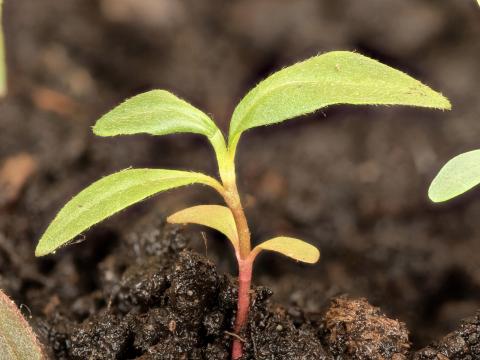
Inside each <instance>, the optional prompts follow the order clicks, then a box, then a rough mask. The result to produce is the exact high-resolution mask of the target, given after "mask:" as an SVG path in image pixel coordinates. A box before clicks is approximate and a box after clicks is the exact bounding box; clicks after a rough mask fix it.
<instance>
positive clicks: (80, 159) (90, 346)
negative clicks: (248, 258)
mask: <svg viewBox="0 0 480 360" xmlns="http://www.w3.org/2000/svg"><path fill="white" fill-rule="evenodd" d="M266 19H268V21H266ZM5 22H6V33H7V34H6V39H7V47H8V53H7V55H8V64H9V79H10V81H9V85H10V88H9V96H8V97H7V98H5V99H3V100H2V101H1V102H0V288H2V289H4V290H5V292H6V293H7V294H8V295H9V296H10V297H11V298H12V299H14V300H15V301H16V303H17V304H18V305H19V306H20V305H22V306H21V310H22V312H23V313H24V314H25V316H26V317H27V318H28V320H29V321H30V323H31V324H32V326H33V328H34V330H35V331H36V333H37V334H38V335H39V338H40V340H41V342H42V343H43V344H44V347H45V351H46V353H47V354H48V356H49V357H52V358H57V359H66V358H68V359H86V358H88V359H113V358H117V359H132V358H143V359H182V358H184V359H226V358H228V353H229V346H230V342H231V339H232V334H231V333H230V331H231V329H232V321H233V319H234V316H235V314H234V311H235V296H236V294H235V292H236V288H235V278H234V277H232V276H230V275H228V274H233V275H234V274H236V269H235V264H234V259H233V256H232V252H231V249H230V248H229V245H228V242H227V241H225V239H224V238H223V237H222V236H220V235H219V234H217V233H213V232H207V233H206V235H205V236H202V235H201V233H200V231H205V229H202V228H196V227H191V228H187V229H184V228H177V227H168V226H165V225H164V220H163V219H164V218H165V216H166V215H169V214H170V213H173V212H174V211H176V210H179V209H181V208H182V207H184V206H187V205H191V204H200V203H219V202H220V199H219V198H218V197H216V196H215V195H214V194H213V193H212V192H210V191H208V190H207V191H206V190H205V189H204V188H194V187H192V188H188V189H185V190H179V191H173V192H171V193H168V194H164V195H163V194H162V195H161V196H159V197H158V198H157V197H156V198H155V199H152V200H149V201H147V202H144V203H142V204H141V205H138V206H134V207H133V208H131V209H130V210H128V211H125V212H123V213H121V214H119V215H116V216H114V217H112V218H111V219H110V220H108V221H106V222H105V223H103V224H101V225H99V226H96V227H94V228H93V229H91V230H90V231H88V232H87V233H85V234H84V236H82V237H80V238H79V239H78V241H77V243H78V244H75V245H72V246H70V247H66V248H65V249H61V250H59V251H58V252H57V253H56V254H55V255H52V256H48V257H45V258H41V259H36V258H35V257H34V255H33V252H34V247H35V245H36V242H37V240H38V238H39V236H40V235H41V233H42V231H43V230H44V229H45V228H46V226H47V224H48V222H49V221H50V220H51V219H52V218H53V216H54V215H55V213H56V211H58V209H59V208H60V207H61V206H62V205H63V204H64V203H65V202H66V201H67V200H68V199H69V198H70V197H71V196H73V195H74V194H75V193H76V192H78V191H79V190H81V189H82V188H83V187H85V186H86V185H88V184H89V183H91V182H93V181H94V180H96V179H98V178H99V177H101V176H104V175H107V174H109V173H112V172H114V171H118V170H120V169H122V168H126V167H129V166H135V167H158V168H177V169H192V170H197V171H203V172H207V173H210V174H215V168H214V163H213V158H212V152H211V150H210V149H209V148H208V145H207V144H206V142H205V141H204V140H203V139H201V138H200V137H197V136H193V135H192V136H190V135H176V136H167V137H160V138H153V137H147V136H134V137H125V138H110V139H108V138H107V139H99V138H95V137H94V136H93V135H92V134H91V131H90V126H91V125H92V124H93V123H94V121H95V120H96V119H97V118H98V117H99V116H100V115H101V114H103V113H104V112H105V111H107V110H108V109H109V108H111V107H113V106H114V105H115V104H117V103H119V102H120V101H121V100H122V99H124V98H126V97H128V96H132V95H134V94H136V93H138V92H140V91H144V90H148V89H152V88H163V89H168V90H171V91H173V92H174V93H176V94H178V95H180V96H181V97H183V98H185V99H187V100H189V101H190V102H192V103H193V104H194V105H196V106H198V107H199V108H201V109H203V110H205V111H206V112H208V113H211V114H213V116H214V117H215V120H216V121H217V123H218V124H219V125H220V126H221V127H222V128H223V129H224V130H226V129H227V126H228V118H229V115H230V114H231V112H232V110H233V108H234V106H235V103H236V102H237V101H238V100H239V99H240V98H241V97H242V96H243V94H244V93H245V92H246V91H247V90H248V89H249V88H250V87H251V86H252V85H254V84H255V83H256V82H257V81H259V80H260V79H261V78H263V77H265V76H267V75H268V74H270V73H271V72H273V71H275V70H277V69H279V68H281V67H283V66H285V65H288V64H291V63H293V62H295V61H298V60H301V59H304V58H306V57H309V56H312V55H314V54H317V53H319V52H325V51H329V50H338V49H347V50H356V51H359V52H361V53H363V54H365V55H369V56H372V57H374V58H377V59H379V60H381V61H383V62H385V63H387V64H390V65H392V66H395V67H397V68H399V69H401V70H404V71H406V72H408V73H410V74H412V75H413V76H415V77H416V78H419V79H421V80H422V81H423V82H425V83H427V84H429V85H431V86H432V87H433V88H435V89H437V90H441V91H442V92H443V93H444V94H445V95H446V96H448V97H449V98H450V100H451V101H452V103H453V107H454V109H453V111H451V112H449V113H442V112H434V111H429V110H422V109H405V108H387V109H380V108H373V109H372V108H366V107H345V106H341V107H333V108H331V109H327V110H325V111H323V112H320V113H318V114H314V115H312V116H309V117H307V118H305V119H301V120H296V121H292V122H287V123H285V124H282V125H279V126H274V127H270V128H268V129H267V128H265V129H258V130H255V131H252V132H251V133H248V134H246V136H244V138H243V139H242V143H241V144H240V148H239V158H238V168H239V181H240V183H239V186H240V188H241V191H242V194H243V195H244V196H243V199H244V202H245V207H246V211H247V215H248V218H249V220H250V223H251V230H252V233H253V237H254V239H253V240H254V242H259V241H261V240H265V239H268V238H269V237H272V236H276V235H279V234H285V235H292V236H296V237H300V238H303V239H305V240H307V241H309V242H311V243H313V244H315V245H317V246H318V247H319V248H320V249H321V251H322V259H321V262H320V263H319V264H318V265H315V266H306V265H301V264H297V263H294V262H291V261H289V260H287V259H285V258H282V257H278V256H277V255H274V254H268V255H267V254H266V255H262V256H261V257H260V258H259V259H258V260H257V263H256V266H255V274H254V282H255V284H257V285H256V286H255V287H254V289H253V290H252V291H253V299H254V302H253V310H252V312H251V316H250V319H249V326H248V328H247V329H246V331H245V333H244V334H241V337H242V338H243V340H245V349H246V354H245V358H246V359H347V360H348V359H396V360H399V359H435V360H438V359H439V360H444V359H479V358H480V338H479V336H480V313H478V312H477V310H478V309H480V268H479V265H478V264H479V258H478V254H479V252H480V242H479V241H478V237H479V234H480V223H479V222H478V218H479V213H480V201H479V199H478V195H479V194H478V191H473V192H471V193H469V194H468V195H466V196H463V197H462V198H461V199H459V200H456V201H453V202H451V203H449V204H447V205H445V206H434V205H432V204H430V203H429V202H428V200H427V198H426V195H425V194H426V191H427V188H428V183H429V181H430V180H431V179H432V178H433V176H434V174H435V173H436V172H437V171H438V169H439V168H440V166H441V165H442V164H443V163H444V162H445V161H446V160H447V159H449V158H451V157H452V156H454V155H456V154H458V153H460V152H462V151H466V150H470V149H474V148H478V146H479V145H478V143H479V142H478V134H479V133H480V126H479V124H480V123H479V122H478V119H479V115H480V102H479V101H478V84H479V83H480V67H479V66H478V59H479V58H480V42H479V41H478V39H479V37H480V11H478V9H477V8H476V4H475V2H474V1H444V2H437V1H431V0H405V1H401V2H399V1H394V0H364V1H361V2H360V1H356V0H338V1H332V2H327V1H325V2H319V1H315V0H298V1H295V2H292V1H290V0H280V1H278V0H260V1H259V0H246V1H236V2H235V1H232V2H225V1H221V0H213V1H209V2H200V1H193V0H191V1H188V0H185V1H177V2H169V1H163V0H162V1H160V0H68V1H55V0H44V1H36V0H17V1H8V0H7V1H6V3H5ZM83 240H85V241H83ZM259 284H261V285H262V286H259ZM371 304H374V305H375V306H373V305H371ZM462 319H465V320H462Z"/></svg>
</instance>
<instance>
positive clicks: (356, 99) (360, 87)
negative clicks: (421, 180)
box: [228, 51, 451, 151]
mask: <svg viewBox="0 0 480 360" xmlns="http://www.w3.org/2000/svg"><path fill="white" fill-rule="evenodd" d="M334 104H353V105H365V104H370V105H411V106H422V107H427V108H438V109H450V107H451V105H450V102H449V101H448V100H447V99H446V98H445V97H443V96H442V95H441V94H439V93H437V92H435V91H433V90H431V89H430V88H429V87H427V86H425V85H423V84H422V83H420V82H419V81H417V80H415V79H413V78H412V77H410V76H408V75H406V74H404V73H402V72H400V71H398V70H395V69H392V68H391V67H389V66H386V65H383V64H381V63H379V62H378V61H375V60H372V59H370V58H368V57H365V56H362V55H360V54H357V53H353V52H348V51H334V52H329V53H326V54H323V55H319V56H315V57H312V58H310V59H308V60H306V61H303V62H300V63H298V64H295V65H292V66H289V67H287V68H285V69H283V70H280V71H278V72H277V73H275V74H273V75H271V76H270V77H268V78H267V79H266V80H264V81H262V82H260V83H259V84H258V85H257V86H256V87H255V88H254V89H253V90H251V91H250V92H249V93H248V94H247V95H246V96H245V97H244V98H243V99H242V100H241V101H240V103H239V104H238V106H237V107H236V109H235V111H234V113H233V115H232V121H231V124H230V132H229V139H228V141H229V149H231V151H234V150H235V147H236V145H237V142H238V140H239V137H240V135H241V134H242V132H244V131H246V130H248V129H251V128H254V127H257V126H262V125H270V124H274V123H278V122H282V121H285V120H288V119H292V118H294V117H297V116H300V115H304V114H308V113H311V112H313V111H316V110H318V109H321V108H323V107H326V106H329V105H334Z"/></svg>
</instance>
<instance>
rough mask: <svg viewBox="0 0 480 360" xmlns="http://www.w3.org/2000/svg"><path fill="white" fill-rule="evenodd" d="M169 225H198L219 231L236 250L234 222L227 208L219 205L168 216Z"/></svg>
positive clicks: (195, 208)
mask: <svg viewBox="0 0 480 360" xmlns="http://www.w3.org/2000/svg"><path fill="white" fill-rule="evenodd" d="M167 221H168V222H169V223H171V224H198V225H204V226H208V227H210V228H212V229H215V230H218V231H220V232H221V233H222V234H224V235H225V236H226V237H227V238H228V239H229V240H230V241H231V242H232V244H233V247H234V248H235V250H238V234H237V226H236V225H235V220H234V219H233V215H232V212H231V211H230V209H229V208H227V207H225V206H221V205H198V206H193V207H190V208H187V209H184V210H180V211H179V212H177V213H175V214H173V215H170V216H169V217H168V218H167Z"/></svg>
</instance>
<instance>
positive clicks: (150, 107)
mask: <svg viewBox="0 0 480 360" xmlns="http://www.w3.org/2000/svg"><path fill="white" fill-rule="evenodd" d="M217 131H220V130H219V129H218V127H217V126H216V125H215V123H214V122H213V121H212V120H211V119H210V118H209V117H208V116H207V115H206V114H204V113H203V112H202V111H200V110H198V109H197V108H195V107H193V106H192V105H190V104H189V103H187V102H185V101H184V100H181V99H179V98H178V97H176V96H175V95H173V94H172V93H170V92H168V91H164V90H152V91H148V92H146V93H143V94H140V95H136V96H134V97H132V98H130V99H128V100H126V101H125V102H123V103H122V104H120V105H119V106H117V107H116V108H114V109H113V110H111V111H110V112H108V113H107V114H106V115H104V116H102V117H101V118H100V120H98V121H97V123H96V124H95V126H94V127H93V132H94V133H95V135H99V136H116V135H130V134H139V133H146V134H151V135H166V134H173V133H185V132H186V133H195V134H202V135H205V136H207V137H212V136H213V135H214V134H215V133H216V132H217Z"/></svg>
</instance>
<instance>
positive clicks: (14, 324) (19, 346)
mask: <svg viewBox="0 0 480 360" xmlns="http://www.w3.org/2000/svg"><path fill="white" fill-rule="evenodd" d="M43 358H44V357H43V354H42V349H41V346H40V344H39V342H38V340H37V337H36V336H35V334H34V332H33V330H32V329H31V328H30V325H28V323H27V321H26V320H25V319H24V318H23V316H22V314H20V311H18V309H17V307H16V306H15V304H14V302H13V301H12V300H10V298H9V297H8V296H7V295H5V294H4V293H3V292H2V290H0V359H5V360H7V359H32V360H41V359H43Z"/></svg>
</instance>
